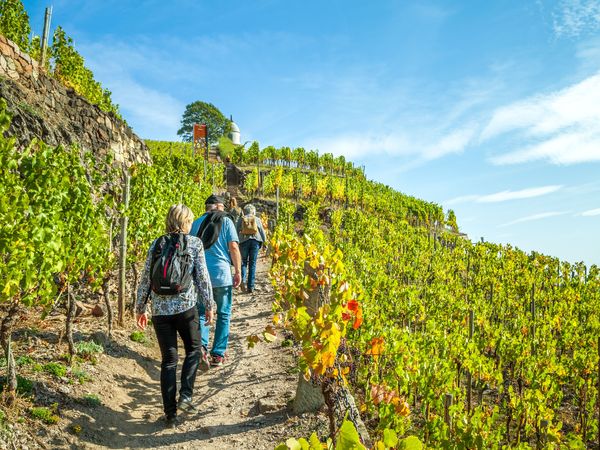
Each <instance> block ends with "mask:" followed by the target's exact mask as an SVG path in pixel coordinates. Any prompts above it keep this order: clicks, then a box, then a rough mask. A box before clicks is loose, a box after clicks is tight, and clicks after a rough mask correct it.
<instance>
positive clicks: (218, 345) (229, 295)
mask: <svg viewBox="0 0 600 450" xmlns="http://www.w3.org/2000/svg"><path fill="white" fill-rule="evenodd" d="M213 297H214V299H215V302H216V304H217V311H216V312H217V316H216V320H215V338H214V340H213V345H212V350H211V351H210V354H211V355H213V356H225V351H226V350H227V342H228V341H229V321H230V319H231V304H232V301H233V290H232V286H223V287H214V288H213ZM198 312H199V313H200V334H201V335H202V345H203V346H204V348H207V349H208V337H209V333H210V329H209V327H207V326H206V325H204V321H205V320H206V316H205V315H204V312H205V311H204V305H203V304H202V303H199V304H198Z"/></svg>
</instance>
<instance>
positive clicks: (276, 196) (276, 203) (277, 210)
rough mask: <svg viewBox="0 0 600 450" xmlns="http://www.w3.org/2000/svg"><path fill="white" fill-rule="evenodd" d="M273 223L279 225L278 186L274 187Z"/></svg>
mask: <svg viewBox="0 0 600 450" xmlns="http://www.w3.org/2000/svg"><path fill="white" fill-rule="evenodd" d="M275 223H276V224H277V223H279V185H277V187H275Z"/></svg>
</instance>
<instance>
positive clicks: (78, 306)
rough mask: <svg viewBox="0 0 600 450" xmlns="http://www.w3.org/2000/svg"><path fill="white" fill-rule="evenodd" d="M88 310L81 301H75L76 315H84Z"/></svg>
mask: <svg viewBox="0 0 600 450" xmlns="http://www.w3.org/2000/svg"><path fill="white" fill-rule="evenodd" d="M86 310H87V308H86V306H85V305H84V304H83V303H81V302H75V317H79V316H81V315H83V313H84V312H85V311H86Z"/></svg>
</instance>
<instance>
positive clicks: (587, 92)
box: [481, 72, 600, 165]
mask: <svg viewBox="0 0 600 450" xmlns="http://www.w3.org/2000/svg"><path fill="white" fill-rule="evenodd" d="M507 133H511V134H512V135H514V134H516V135H517V136H518V137H520V138H521V139H522V140H525V141H526V142H527V144H525V145H523V146H522V147H521V148H518V149H517V150H515V151H512V152H509V153H506V154H503V155H497V156H494V157H492V158H491V161H492V163H494V164H498V165H503V164H518V163H524V162H530V161H536V160H547V161H549V162H551V163H553V164H576V163H583V162H591V161H600V72H599V73H596V74H595V75H593V76H591V77H588V78H586V79H585V80H583V81H581V82H580V83H577V84H574V85H572V86H569V87H567V88H565V89H563V90H560V91H557V92H553V93H550V94H547V95H538V96H534V97H531V98H529V99H526V100H523V101H519V102H515V103H513V104H511V105H508V106H504V107H502V108H499V109H498V110H496V111H495V112H494V114H493V116H492V119H491V120H490V121H489V123H488V124H487V126H486V127H485V128H484V130H483V132H482V133H481V140H482V141H486V140H489V139H492V138H495V137H498V136H500V135H504V134H507Z"/></svg>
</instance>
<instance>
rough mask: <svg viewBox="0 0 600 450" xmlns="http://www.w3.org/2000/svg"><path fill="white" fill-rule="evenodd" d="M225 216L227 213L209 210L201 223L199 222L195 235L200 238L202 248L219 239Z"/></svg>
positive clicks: (210, 245) (206, 247)
mask: <svg viewBox="0 0 600 450" xmlns="http://www.w3.org/2000/svg"><path fill="white" fill-rule="evenodd" d="M225 217H227V214H226V213H225V212H223V211H211V212H209V213H207V214H206V217H205V218H204V220H203V221H202V224H200V228H199V229H198V233H196V236H198V237H199V238H200V239H202V245H204V250H208V249H209V248H211V247H212V246H213V244H214V243H215V242H217V239H219V234H220V233H221V228H222V227H223V220H225Z"/></svg>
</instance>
